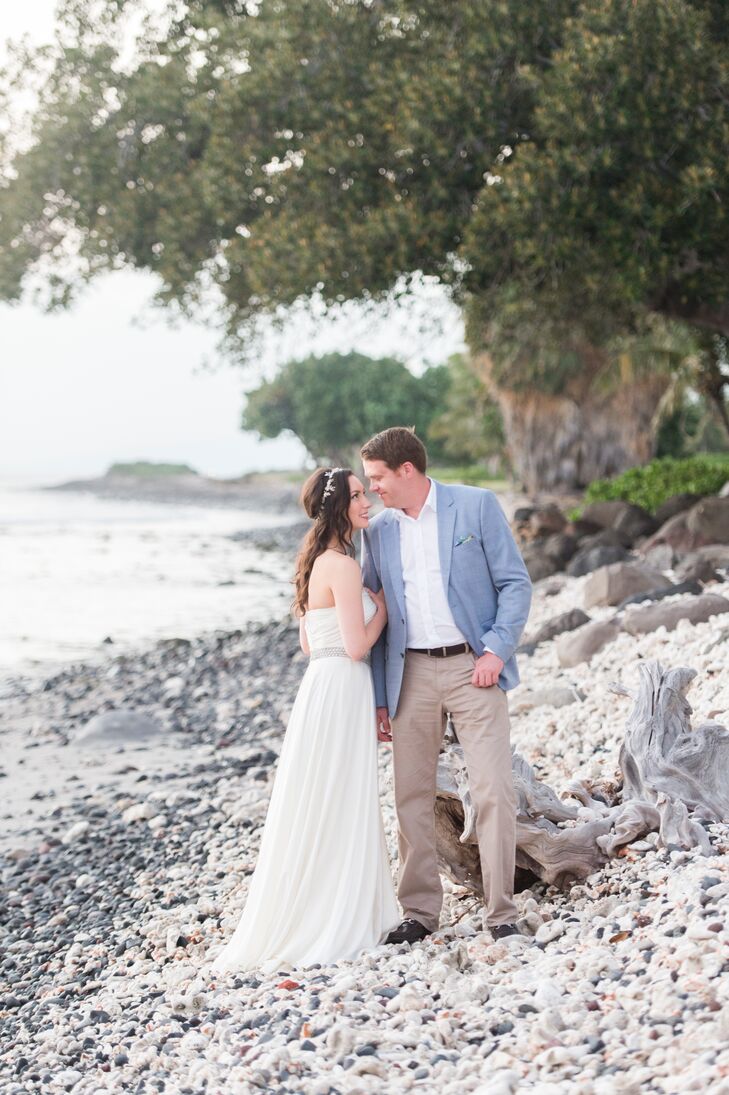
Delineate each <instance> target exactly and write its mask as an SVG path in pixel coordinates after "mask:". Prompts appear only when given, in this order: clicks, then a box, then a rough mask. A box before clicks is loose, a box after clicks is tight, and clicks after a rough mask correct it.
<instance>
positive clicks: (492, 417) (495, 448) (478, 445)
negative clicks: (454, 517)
mask: <svg viewBox="0 0 729 1095" xmlns="http://www.w3.org/2000/svg"><path fill="white" fill-rule="evenodd" d="M447 369H448V372H449V376H450V384H449V386H448V390H447V392H446V395H445V400H444V405H443V409H442V410H441V413H440V414H438V415H437V416H436V417H435V418H434V419H433V421H432V422H431V423H430V427H429V429H428V439H429V440H430V441H437V442H440V444H441V447H442V451H443V454H444V455H445V456H446V457H448V459H449V460H451V461H454V462H456V463H464V464H470V463H471V462H473V463H480V464H481V465H483V464H485V463H486V461H489V460H492V459H494V458H495V459H496V461H497V462H499V463H501V464H502V465H503V463H504V462H505V459H506V457H505V447H506V439H505V437H504V424H503V421H502V418H501V412H500V411H499V408H498V405H497V404H496V402H495V401H494V400H493V399H492V397H491V396H490V395H489V392H488V389H487V387H486V385H485V383H484V381H483V380H482V378H481V377H480V376H479V375H478V373H477V372H476V370H475V369H474V368H473V366H472V365H471V363H470V361H469V359H468V358H467V357H466V356H464V355H463V354H454V355H453V356H452V357H451V358H449V360H448V362H447ZM469 474H472V473H469ZM479 474H480V475H481V476H483V466H482V467H481V469H480V473H479ZM463 481H464V482H465V480H463Z"/></svg>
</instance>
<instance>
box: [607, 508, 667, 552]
mask: <svg viewBox="0 0 729 1095" xmlns="http://www.w3.org/2000/svg"><path fill="white" fill-rule="evenodd" d="M612 527H613V529H614V530H615V532H617V533H619V534H620V535H621V536H624V537H626V538H627V540H628V543H630V544H634V543H635V542H636V541H637V540H641V539H642V538H643V537H644V536H651V535H652V534H653V533H654V532H655V531H656V529H657V528H658V527H659V522H658V521H656V519H655V517H653V516H652V515H651V514H650V513H649V512H648V510H647V509H643V507H642V506H631V507H630V509H626V510H623V512H622V513H621V514H620V516H619V517H618V518H617V520H616V522H615V524H614V525H613V526H612Z"/></svg>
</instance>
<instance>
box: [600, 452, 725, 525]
mask: <svg viewBox="0 0 729 1095" xmlns="http://www.w3.org/2000/svg"><path fill="white" fill-rule="evenodd" d="M727 479H729V454H724V453H717V454H713V455H712V454H707V455H703V454H701V455H698V456H689V457H686V458H685V459H682V460H676V459H674V458H673V457H671V456H666V457H663V458H661V459H660V460H652V461H651V462H650V464H645V465H643V466H642V467H637V468H630V469H629V470H628V471H626V472H623V474H622V475H617V476H615V478H613V479H596V480H595V481H594V482H592V483H590V485H589V487H588V488H587V490H586V491H585V502H605V501H612V500H614V499H621V500H622V501H625V502H633V503H634V504H635V505H637V506H643V508H644V509H647V510H649V511H650V512H651V513H655V511H656V510H657V509H658V507H659V506H660V505H661V504H662V503H663V502H665V501H666V499H667V498H670V497H671V495H673V494H682V493H684V492H690V493H691V494H716V493H717V492H718V491H720V490H721V488H722V487H723V486H724V483H725V482H726V481H727Z"/></svg>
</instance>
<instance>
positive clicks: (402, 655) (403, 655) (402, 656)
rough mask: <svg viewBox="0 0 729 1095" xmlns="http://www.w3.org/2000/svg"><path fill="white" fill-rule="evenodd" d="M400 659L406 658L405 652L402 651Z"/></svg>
mask: <svg viewBox="0 0 729 1095" xmlns="http://www.w3.org/2000/svg"><path fill="white" fill-rule="evenodd" d="M400 657H401V658H404V657H405V654H404V652H403V651H402V650H401V651H400Z"/></svg>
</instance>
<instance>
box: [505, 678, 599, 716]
mask: <svg viewBox="0 0 729 1095" xmlns="http://www.w3.org/2000/svg"><path fill="white" fill-rule="evenodd" d="M584 698H585V694H584V692H581V691H580V690H579V688H572V687H570V686H569V685H566V684H552V685H547V686H546V687H545V688H534V689H531V688H528V689H525V691H524V692H522V693H521V694H520V695H519V696H518V697H517V698H516V699H515V701H514V706H513V708H512V710H513V712H514V714H515V715H521V714H523V713H524V712H525V711H531V710H532V708H534V707H567V706H568V705H569V704H572V703H580V702H581V701H582V700H584Z"/></svg>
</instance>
